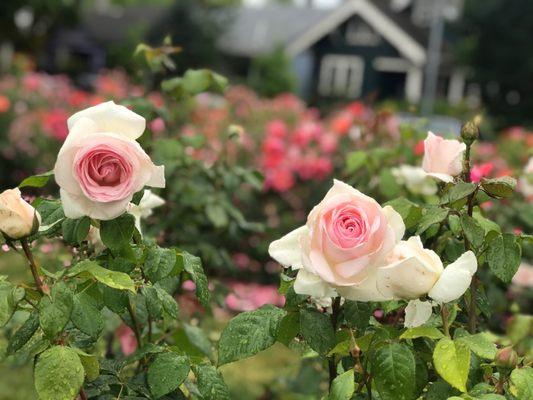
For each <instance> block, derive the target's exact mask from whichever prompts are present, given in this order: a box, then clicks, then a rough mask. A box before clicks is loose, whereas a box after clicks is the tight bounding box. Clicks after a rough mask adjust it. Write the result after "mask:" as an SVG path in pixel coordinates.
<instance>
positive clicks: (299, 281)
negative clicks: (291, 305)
mask: <svg viewBox="0 0 533 400" xmlns="http://www.w3.org/2000/svg"><path fill="white" fill-rule="evenodd" d="M294 291H295V292H296V293H298V294H305V295H309V296H313V297H318V298H321V297H336V296H337V292H336V291H335V289H333V288H332V287H331V286H330V285H328V284H327V283H326V282H324V281H323V280H322V279H321V278H320V277H319V276H317V275H314V274H312V273H310V272H307V271H306V270H305V269H300V270H299V271H298V275H297V276H296V281H295V282H294Z"/></svg>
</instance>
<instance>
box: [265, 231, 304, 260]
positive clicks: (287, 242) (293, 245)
mask: <svg viewBox="0 0 533 400" xmlns="http://www.w3.org/2000/svg"><path fill="white" fill-rule="evenodd" d="M307 234H308V229H307V226H305V225H304V226H301V227H299V228H298V229H295V230H293V231H292V232H289V233H288V234H286V235H285V236H283V237H282V238H281V239H278V240H275V241H273V242H272V243H270V246H269V247H268V254H270V256H271V257H272V258H273V259H275V260H276V261H277V262H279V263H280V264H281V265H283V266H284V267H292V269H300V268H302V266H303V265H302V254H301V253H302V252H301V249H300V237H301V236H302V235H307Z"/></svg>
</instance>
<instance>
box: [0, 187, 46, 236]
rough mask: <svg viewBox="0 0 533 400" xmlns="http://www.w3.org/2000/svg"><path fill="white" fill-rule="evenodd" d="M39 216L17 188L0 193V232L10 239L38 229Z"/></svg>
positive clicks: (26, 234)
mask: <svg viewBox="0 0 533 400" xmlns="http://www.w3.org/2000/svg"><path fill="white" fill-rule="evenodd" d="M40 223H41V216H40V215H39V213H38V212H37V210H35V208H33V207H32V206H31V205H30V204H28V203H27V202H26V201H24V199H23V198H22V196H21V195H20V190H19V189H18V188H15V189H8V190H5V191H4V192H2V193H0V233H2V234H3V235H5V236H7V237H8V238H10V239H21V238H24V237H26V236H29V235H31V234H33V233H35V232H36V231H37V229H39V224H40Z"/></svg>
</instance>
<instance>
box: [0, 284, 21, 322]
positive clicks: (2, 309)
mask: <svg viewBox="0 0 533 400" xmlns="http://www.w3.org/2000/svg"><path fill="white" fill-rule="evenodd" d="M23 297H24V289H22V288H19V287H17V286H14V285H13V284H12V283H11V282H6V281H0V327H3V326H4V325H5V324H7V323H8V322H9V320H10V319H11V317H12V316H13V313H14V312H15V309H16V308H17V304H18V303H19V301H20V300H22V298H23Z"/></svg>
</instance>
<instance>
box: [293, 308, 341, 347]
mask: <svg viewBox="0 0 533 400" xmlns="http://www.w3.org/2000/svg"><path fill="white" fill-rule="evenodd" d="M300 332H301V334H302V336H303V338H304V339H305V341H306V342H307V344H308V345H309V347H311V348H312V349H313V350H315V351H316V352H317V353H319V354H322V355H323V354H327V353H328V352H329V351H330V350H331V349H332V348H333V347H334V346H335V343H336V340H335V331H334V330H333V326H332V325H331V321H330V319H329V317H328V316H327V315H326V314H323V313H321V312H319V311H316V310H302V311H301V312H300Z"/></svg>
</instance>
